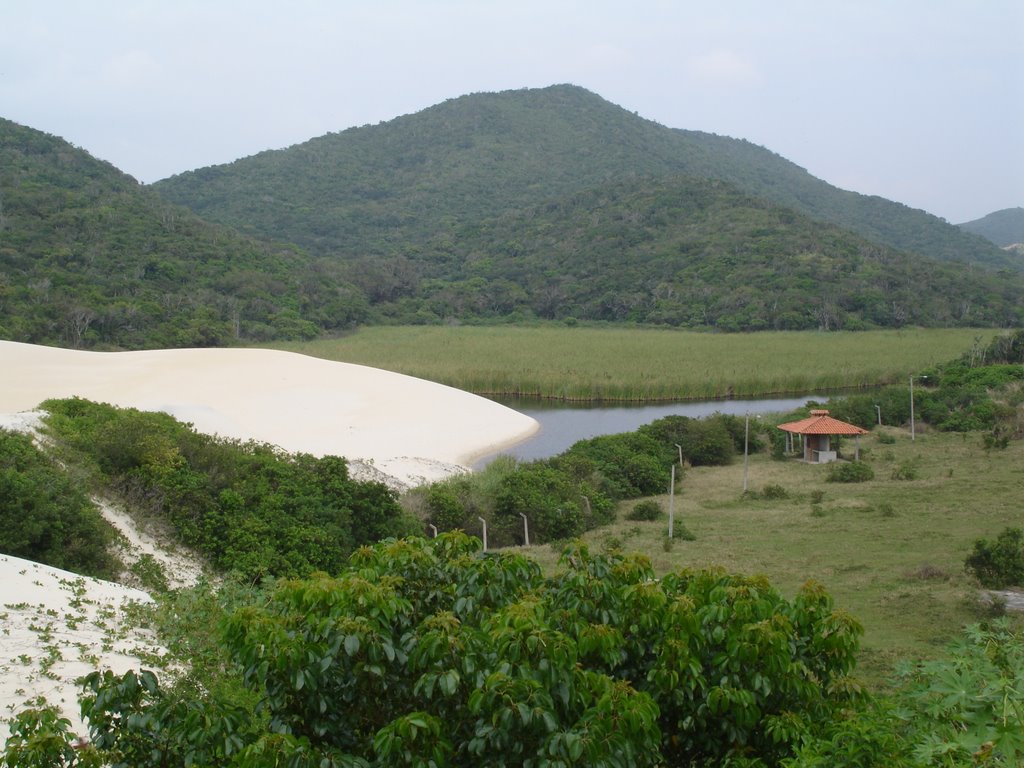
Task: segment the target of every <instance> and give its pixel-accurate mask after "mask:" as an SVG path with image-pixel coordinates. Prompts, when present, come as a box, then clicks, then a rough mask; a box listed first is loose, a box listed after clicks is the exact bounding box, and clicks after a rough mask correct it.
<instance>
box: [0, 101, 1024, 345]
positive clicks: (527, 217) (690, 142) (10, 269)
mask: <svg viewBox="0 0 1024 768" xmlns="http://www.w3.org/2000/svg"><path fill="white" fill-rule="evenodd" d="M179 203H180V204H183V205H179ZM183 206H188V207H190V208H192V209H193V211H194V212H192V211H189V210H188V209H187V208H185V207H183ZM197 214H198V215H197ZM200 216H202V217H204V218H200ZM213 222H216V223H213ZM239 232H242V233H245V234H239ZM1022 266H1024V262H1022V261H1021V259H1020V258H1019V257H1018V256H1017V255H1016V254H1014V253H1011V252H1008V251H1003V250H1000V249H999V248H997V247H996V246H995V245H993V244H992V243H989V242H987V241H985V240H984V239H983V238H981V237H979V236H977V235H973V234H970V233H967V232H964V231H963V230H961V229H959V228H957V227H953V226H950V225H948V224H946V223H945V222H944V221H942V220H940V219H937V218H935V217H933V216H929V215H928V214H925V213H923V212H921V211H912V210H910V209H908V208H906V207H905V206H901V205H898V204H896V203H891V202H889V201H885V200H882V199H880V198H869V197H864V196H862V195H856V194H854V193H851V192H843V191H842V190H838V189H835V188H833V187H831V186H829V185H828V184H826V183H824V182H822V181H820V180H818V179H815V178H814V177H812V176H810V175H809V174H808V173H806V172H805V171H804V170H803V169H801V168H799V167H797V166H795V165H794V164H792V163H790V162H789V161H787V160H785V159H783V158H781V157H779V156H777V155H775V154H773V153H771V152H769V151H767V150H765V149H763V148H761V147H757V146H755V145H753V144H750V143H749V142H744V141H739V140H736V139H730V138H726V137H720V136H714V135H710V134H703V133H699V132H694V131H682V130H674V129H668V128H665V127H663V126H660V125H658V124H656V123H653V122H650V121H648V120H644V119H642V118H640V117H638V116H636V115H634V114H632V113H629V112H627V111H625V110H623V109H621V108H619V107H616V106H615V105H612V104H609V103H608V102H606V101H604V100H603V99H601V98H600V97H598V96H596V95H595V94H592V93H589V92H587V91H585V90H583V89H581V88H577V87H573V86H555V87H551V88H546V89H541V90H521V91H509V92H504V93H496V94H495V93H492V94H474V95H471V96H465V97H461V98H458V99H452V100H450V101H447V102H444V103H443V104H440V105H437V106H436V107H432V108H430V109H427V110H424V111H423V112H420V113H417V114H415V115H409V116H405V117H401V118H398V119H395V120H392V121H390V122H387V123H382V124H380V125H377V126H364V127H362V128H353V129H350V130H347V131H343V132H341V133H337V134H330V135H327V136H324V137H321V138H318V139H313V140H311V141H309V142H306V143H304V144H300V145H297V146H295V147H291V148H289V149H287V150H280V151H271V152H264V153H262V154H260V155H256V156H254V157H251V158H246V159H244V160H239V161H237V162H235V163H232V164H230V165H227V166H218V167H212V168H206V169H201V170H198V171H195V172H191V173H187V174H182V175H181V176H176V177H173V178H171V179H167V180H165V181H163V182H159V183H158V184H156V185H154V188H153V189H150V188H145V187H141V186H140V185H139V184H138V183H136V182H135V180H134V179H132V178H131V177H129V176H127V175H125V174H123V173H121V172H119V171H118V170H117V169H115V168H113V167H112V166H110V165H109V164H108V163H104V162H102V161H99V160H97V159H95V158H93V157H91V156H90V155H89V154H88V153H86V152H84V151H82V150H80V149H77V148H75V147H73V146H71V145H70V144H68V143H67V142H64V141H62V140H61V139H58V138H56V137H53V136H49V135H47V134H44V133H41V132H39V131H35V130H32V129H30V128H26V127H22V126H19V125H17V124H15V123H12V122H10V121H2V120H0V338H4V339H10V340H14V341H22V342H29V343H41V344H59V345H63V346H69V347H80V348H99V349H116V348H122V349H139V348H154V347H183V346H223V345H229V344H236V343H260V342H267V341H274V340H288V339H310V338H314V337H316V336H321V335H324V334H332V333H339V332H341V331H343V330H345V329H348V328H351V327H353V326H355V325H359V324H367V323H371V324H372V323H395V324H421V323H441V322H452V321H456V322H474V323H480V322H486V323H495V322H512V323H515V322H524V321H527V322H529V321H535V320H557V321H562V322H569V323H573V322H576V321H584V322H628V323H637V324H657V325H667V326H672V327H686V328H701V329H713V330H722V331H749V330H760V329H811V328H817V329H822V330H834V329H851V330H852V329H862V328H874V327H896V328H899V327H903V326H906V325H921V326H953V325H956V326H972V327H973V326H990V327H991V326H995V327H1005V326H1014V325H1019V324H1021V323H1022V322H1024V317H1022V313H1024V272H1022V271H1021V267H1022Z"/></svg>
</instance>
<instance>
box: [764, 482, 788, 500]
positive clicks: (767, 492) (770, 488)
mask: <svg viewBox="0 0 1024 768" xmlns="http://www.w3.org/2000/svg"><path fill="white" fill-rule="evenodd" d="M761 496H763V497H764V498H766V499H788V498H789V491H787V490H786V489H785V488H783V487H782V486H781V485H775V484H771V485H766V486H765V487H764V489H763V490H762V491H761Z"/></svg>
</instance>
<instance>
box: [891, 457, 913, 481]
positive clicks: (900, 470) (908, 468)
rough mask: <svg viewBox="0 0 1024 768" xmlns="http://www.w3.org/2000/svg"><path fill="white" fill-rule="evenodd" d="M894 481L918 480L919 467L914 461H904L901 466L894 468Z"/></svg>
mask: <svg viewBox="0 0 1024 768" xmlns="http://www.w3.org/2000/svg"><path fill="white" fill-rule="evenodd" d="M892 479H893V480H916V479H917V465H916V464H915V463H914V462H913V461H903V462H900V464H899V465H897V466H895V467H893V470H892Z"/></svg>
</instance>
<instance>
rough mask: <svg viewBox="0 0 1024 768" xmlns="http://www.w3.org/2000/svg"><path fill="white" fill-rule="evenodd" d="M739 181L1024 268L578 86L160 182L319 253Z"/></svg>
mask: <svg viewBox="0 0 1024 768" xmlns="http://www.w3.org/2000/svg"><path fill="white" fill-rule="evenodd" d="M675 175H688V176H695V177H702V178H712V179H720V180H724V181H728V182H730V183H732V184H735V185H736V186H737V187H739V188H740V189H741V190H743V191H744V192H746V193H748V194H752V195H754V196H756V197H763V198H765V199H768V200H771V201H772V202H774V203H777V204H780V205H785V206H788V207H791V208H794V209H795V210H797V211H799V212H801V213H803V214H806V215H808V216H810V217H812V218H814V219H817V220H820V221H825V222H830V223H833V224H837V225H839V226H842V227H844V228H847V229H851V230H853V231H855V232H857V233H858V234H860V235H861V236H863V237H865V238H867V239H869V240H872V241H874V242H877V243H880V244H884V245H887V246H890V247H893V248H896V249H899V250H905V251H911V252H914V253H917V254H920V255H924V256H928V257H930V258H934V259H943V260H957V261H965V262H972V263H978V264H986V265H992V266H1002V267H1011V268H1017V267H1018V266H1019V265H1018V264H1017V262H1016V260H1012V259H1010V258H1009V257H1008V256H1007V255H1006V254H1004V253H1003V252H1001V251H1000V250H999V249H998V248H995V247H994V246H992V244H990V243H988V242H986V241H985V240H984V239H982V238H979V237H977V236H974V235H971V234H969V233H966V232H963V231H962V230H960V229H958V228H957V227H954V226H952V225H950V224H948V223H946V222H945V221H943V220H941V219H939V218H937V217H935V216H931V215H929V214H927V213H924V212H923V211H917V210H912V209H910V208H908V207H906V206H904V205H900V204H898V203H893V202H890V201H887V200H883V199H882V198H878V197H866V196H863V195H858V194H855V193H852V192H845V191H843V190H839V189H837V188H835V187H832V186H830V185H829V184H826V183H825V182H823V181H821V180H819V179H816V178H814V177H813V176H811V175H810V174H808V173H807V172H806V171H805V170H803V169H802V168H800V167H798V166H796V165H794V164H793V163H791V162H789V161H788V160H785V159H784V158H782V157H779V156H778V155H776V154H774V153H772V152H770V151H768V150H766V149H764V148H762V147H758V146H755V145H754V144H751V143H749V142H746V141H741V140H737V139H732V138H727V137H723V136H716V135H712V134H707V133H700V132H696V131H684V130H676V129H670V128H666V127H664V126H661V125H658V124H657V123H654V122H651V121H649V120H645V119H643V118H641V117H638V116H637V115H635V114H633V113H630V112H628V111H626V110H624V109H622V108H620V107H618V106H615V105H614V104H610V103H609V102H607V101H605V100H604V99H602V98H600V97H599V96H597V95H595V94H593V93H590V92H588V91H586V90H584V89H582V88H578V87H575V86H569V85H559V86H553V87H550V88H544V89H539V90H519V91H506V92H502V93H479V94H473V95H469V96H463V97H461V98H457V99H452V100H449V101H446V102H444V103H442V104H439V105H437V106H434V107H431V108H429V109H426V110H424V111H422V112H419V113H417V114H413V115H407V116H404V117H399V118H397V119H395V120H391V121H389V122H386V123H382V124H379V125H375V126H363V127H360V128H352V129H349V130H346V131H343V132H341V133H334V134H328V135H326V136H322V137H320V138H316V139H312V140H310V141H307V142H305V143H303V144H299V145H296V146H293V147H290V148H288V149H284V150H275V151H268V152H263V153H260V154H258V155H255V156H252V157H248V158H244V159H242V160H238V161H236V162H234V163H231V164H228V165H222V166H215V167H210V168H203V169H200V170H197V171H193V172H190V173H184V174H181V175H179V176H174V177H172V178H170V179H165V180H163V181H160V182H157V184H155V185H154V187H155V188H156V189H157V190H158V191H159V192H160V193H161V194H162V195H164V196H165V197H166V198H167V199H169V200H172V201H174V202H176V203H180V204H182V205H187V206H189V207H190V208H192V209H193V210H195V211H196V212H198V213H199V214H200V215H202V216H204V217H206V218H209V219H211V220H214V221H218V222H221V223H223V224H228V225H230V226H233V227H236V228H238V229H239V230H241V231H243V232H246V233H249V234H252V235H259V236H263V237H269V238H273V239H278V240H286V241H288V242H294V243H297V244H298V245H301V246H303V247H305V248H308V249H310V250H311V251H312V252H314V253H318V254H321V255H331V256H338V257H342V258H356V257H362V256H367V255H372V256H377V255H391V256H394V255H404V254H407V253H408V252H410V251H415V250H416V249H417V248H420V247H422V245H423V244H424V242H425V241H426V240H428V239H429V238H431V237H433V236H436V235H438V234H440V233H444V232H451V231H452V230H453V229H454V228H455V227H457V226H458V225H462V224H467V223H471V222H474V221H479V220H482V219H485V218H491V217H495V216H500V215H503V214H506V213H509V212H510V211H515V210H518V209H521V208H526V207H529V206H532V205H535V204H537V203H538V202H540V201H543V200H548V199H555V198H560V197H565V196H567V195H570V194H573V193H575V192H579V191H582V190H586V189H594V188H597V187H599V186H600V185H602V184H605V183H609V182H613V181H622V180H627V179H629V178H634V177H637V176H675Z"/></svg>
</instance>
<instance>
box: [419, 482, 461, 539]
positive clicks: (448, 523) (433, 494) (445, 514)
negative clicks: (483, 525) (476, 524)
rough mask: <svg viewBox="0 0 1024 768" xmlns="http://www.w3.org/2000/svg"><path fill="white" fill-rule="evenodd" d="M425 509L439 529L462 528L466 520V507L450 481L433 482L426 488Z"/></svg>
mask: <svg viewBox="0 0 1024 768" xmlns="http://www.w3.org/2000/svg"><path fill="white" fill-rule="evenodd" d="M426 504H427V511H428V512H429V513H430V522H432V523H433V524H434V525H436V526H437V528H438V530H440V531H451V530H454V529H456V528H462V527H463V526H464V525H465V520H466V508H465V506H463V504H462V501H461V500H460V499H459V496H458V493H457V492H456V489H455V488H454V487H453V485H452V484H450V483H435V484H434V485H432V486H430V488H429V489H428V490H427V495H426Z"/></svg>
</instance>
